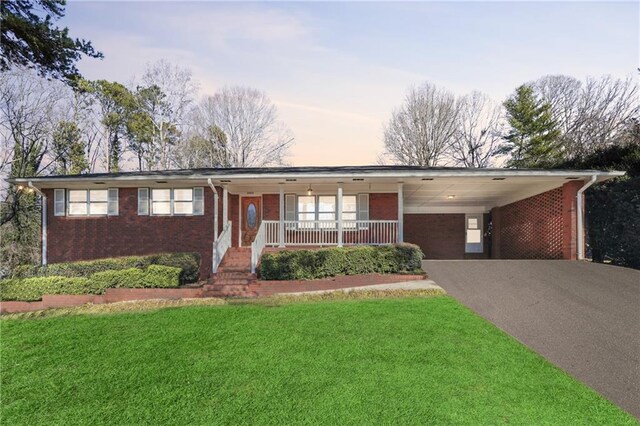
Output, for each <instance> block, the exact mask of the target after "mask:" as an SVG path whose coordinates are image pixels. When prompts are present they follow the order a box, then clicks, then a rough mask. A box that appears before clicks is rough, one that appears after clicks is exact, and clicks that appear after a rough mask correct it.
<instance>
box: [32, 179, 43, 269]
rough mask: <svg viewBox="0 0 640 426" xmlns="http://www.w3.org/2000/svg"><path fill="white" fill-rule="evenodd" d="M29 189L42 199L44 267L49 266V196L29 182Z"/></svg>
mask: <svg viewBox="0 0 640 426" xmlns="http://www.w3.org/2000/svg"><path fill="white" fill-rule="evenodd" d="M28 185H29V188H31V189H33V190H34V191H35V192H36V193H37V194H39V195H40V196H41V197H42V266H47V196H46V195H44V193H43V192H42V191H40V189H38V188H36V187H35V186H34V185H33V182H31V181H29V183H28Z"/></svg>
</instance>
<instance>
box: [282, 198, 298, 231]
mask: <svg viewBox="0 0 640 426" xmlns="http://www.w3.org/2000/svg"><path fill="white" fill-rule="evenodd" d="M284 220H296V196H295V194H286V195H285V196H284ZM295 227H296V225H295V224H289V225H287V227H286V229H293V228H295Z"/></svg>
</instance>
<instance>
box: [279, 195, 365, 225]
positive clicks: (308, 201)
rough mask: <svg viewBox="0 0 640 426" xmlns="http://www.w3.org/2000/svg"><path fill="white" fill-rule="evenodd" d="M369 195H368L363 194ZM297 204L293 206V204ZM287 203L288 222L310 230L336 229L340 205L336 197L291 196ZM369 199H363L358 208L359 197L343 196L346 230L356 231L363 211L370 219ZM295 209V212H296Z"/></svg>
mask: <svg viewBox="0 0 640 426" xmlns="http://www.w3.org/2000/svg"><path fill="white" fill-rule="evenodd" d="M361 195H367V194H361ZM294 200H295V202H296V204H295V206H292V205H291V203H292V202H294ZM285 201H286V206H285V208H286V212H287V214H286V220H294V219H293V217H295V220H297V221H298V227H299V228H304V229H309V228H319V229H327V228H329V229H335V228H336V226H337V225H336V221H337V219H338V203H337V197H336V196H335V195H298V196H294V195H292V194H289V195H287V196H286V198H285ZM368 201H369V199H368V197H361V201H360V204H361V205H360V206H358V196H357V195H343V196H342V226H343V228H344V229H355V228H356V220H357V219H358V215H359V214H360V216H362V211H361V210H363V209H364V211H366V216H367V218H368V208H369V207H368V204H369V203H368ZM294 208H295V210H294Z"/></svg>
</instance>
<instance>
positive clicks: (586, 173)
mask: <svg viewBox="0 0 640 426" xmlns="http://www.w3.org/2000/svg"><path fill="white" fill-rule="evenodd" d="M624 174H625V172H621V171H612V172H599V171H596V170H517V169H513V170H512V169H505V170H482V169H475V170H474V171H465V170H424V171H387V172H374V173H366V172H365V173H328V172H323V173H299V172H290V173H282V172H280V173H255V174H253V173H252V174H238V175H232V174H229V175H216V174H211V173H206V174H197V175H195V174H194V175H190V176H184V175H172V174H166V175H155V176H135V175H123V176H111V177H107V176H105V177H100V176H78V177H74V178H65V179H55V178H54V179H51V178H47V177H46V176H45V177H34V178H30V179H26V178H15V179H9V181H11V182H15V183H26V182H28V181H29V180H31V181H33V182H46V183H47V184H49V183H51V184H54V183H55V184H58V183H59V184H60V185H61V186H63V185H64V182H68V183H74V182H85V181H95V180H101V181H105V182H106V181H150V180H158V179H163V180H166V179H176V180H207V179H212V180H215V181H217V182H216V184H221V183H222V182H220V180H234V179H235V180H239V181H242V180H250V179H287V178H291V177H295V178H297V179H299V180H300V181H301V180H303V179H305V178H306V179H340V178H363V179H377V178H390V179H410V178H416V179H418V178H425V177H430V178H438V177H507V178H508V177H536V176H538V177H540V176H545V177H570V176H575V177H577V178H578V179H581V178H582V179H585V178H591V176H594V175H598V176H601V177H602V179H603V180H605V179H607V178H614V177H619V176H624Z"/></svg>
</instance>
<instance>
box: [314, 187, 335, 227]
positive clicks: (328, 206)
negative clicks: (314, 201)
mask: <svg viewBox="0 0 640 426" xmlns="http://www.w3.org/2000/svg"><path fill="white" fill-rule="evenodd" d="M318 220H319V221H320V222H319V223H318V225H319V227H320V228H335V227H336V222H335V220H336V197H335V196H333V195H319V196H318Z"/></svg>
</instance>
